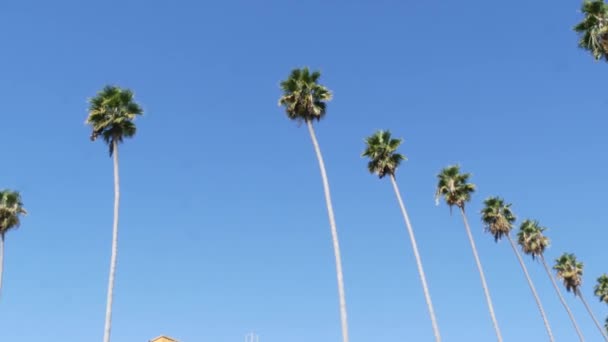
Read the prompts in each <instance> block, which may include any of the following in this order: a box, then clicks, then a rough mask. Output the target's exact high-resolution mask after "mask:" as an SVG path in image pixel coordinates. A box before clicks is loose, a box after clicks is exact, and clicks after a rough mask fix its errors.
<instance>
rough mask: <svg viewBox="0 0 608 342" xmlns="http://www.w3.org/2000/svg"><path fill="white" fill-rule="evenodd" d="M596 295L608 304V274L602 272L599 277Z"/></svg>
mask: <svg viewBox="0 0 608 342" xmlns="http://www.w3.org/2000/svg"><path fill="white" fill-rule="evenodd" d="M595 295H596V296H597V297H598V298H599V299H600V301H601V302H604V303H606V304H608V274H602V275H601V276H600V277H599V278H597V285H595Z"/></svg>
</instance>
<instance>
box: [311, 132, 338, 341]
mask: <svg viewBox="0 0 608 342" xmlns="http://www.w3.org/2000/svg"><path fill="white" fill-rule="evenodd" d="M306 125H307V126H308V131H309V133H310V138H311V139H312V144H313V146H314V148H315V152H316V153H317V159H318V160H319V168H320V169H321V178H322V179H323V190H324V191H325V204H326V205H327V214H328V216H329V226H330V228H331V238H332V241H333V245H334V256H335V258H336V276H337V278H338V295H339V300H340V319H341V322H342V341H343V342H348V320H347V317H346V296H345V294H344V276H343V274H342V257H341V256H340V243H339V242H338V229H337V228H336V219H335V218H334V208H333V206H332V204H331V195H330V193H329V181H328V180H327V172H326V171H325V163H324V162H323V155H321V148H320V147H319V143H318V142H317V137H316V135H315V130H314V128H313V127H312V121H310V120H306Z"/></svg>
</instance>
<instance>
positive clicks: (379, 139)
mask: <svg viewBox="0 0 608 342" xmlns="http://www.w3.org/2000/svg"><path fill="white" fill-rule="evenodd" d="M401 141H402V139H392V138H391V133H390V132H389V131H388V130H386V131H378V132H376V133H375V134H374V135H372V136H370V137H368V138H367V139H365V142H366V144H367V146H366V149H365V151H364V152H363V155H362V156H363V157H369V159H370V161H369V163H368V164H367V167H368V169H369V172H370V173H372V174H377V175H378V177H380V178H384V176H387V175H388V176H389V177H390V179H391V183H392V184H393V189H394V190H395V195H397V201H398V202H399V206H400V207H401V213H402V214H403V219H404V220H405V226H406V227H407V231H408V233H409V236H410V242H411V243H412V250H413V251H414V257H415V258H416V265H417V266H418V275H419V276H420V281H421V282H422V289H423V291H424V298H425V299H426V305H427V307H428V310H429V314H430V316H431V323H432V324H433V332H434V333H435V340H436V341H441V335H440V334H439V326H438V325H437V318H436V317H435V310H434V308H433V302H432V301H431V295H430V292H429V288H428V285H427V282H426V275H425V274H424V269H423V267H422V259H421V258H420V253H418V244H417V243H416V237H415V236H414V230H413V229H412V224H411V223H410V218H409V216H408V214H407V210H406V209H405V205H404V204H403V199H402V198H401V193H400V191H399V187H398V186H397V180H396V179H395V171H396V170H397V168H398V167H399V164H401V162H402V161H403V160H405V159H406V158H405V156H404V155H402V154H400V153H397V152H396V151H397V148H398V147H399V145H401Z"/></svg>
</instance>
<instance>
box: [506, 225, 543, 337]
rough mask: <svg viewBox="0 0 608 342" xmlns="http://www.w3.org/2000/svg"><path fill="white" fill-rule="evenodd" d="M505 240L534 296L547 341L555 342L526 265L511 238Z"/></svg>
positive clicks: (508, 236) (509, 236)
mask: <svg viewBox="0 0 608 342" xmlns="http://www.w3.org/2000/svg"><path fill="white" fill-rule="evenodd" d="M507 239H508V240H509V243H510V244H511V248H513V253H515V255H516V256H517V260H518V261H519V265H521V269H522V270H523V271H524V275H525V276H526V280H527V281H528V286H530V290H531V291H532V294H533V295H534V300H535V301H536V306H538V311H540V315H541V316H542V318H543V322H544V323H545V329H547V334H549V340H550V341H551V342H553V341H555V338H553V332H552V331H551V326H550V325H549V320H548V319H547V315H545V309H544V308H543V305H542V304H541V302H540V298H539V297H538V293H537V292H536V288H535V287H534V284H533V283H532V278H530V274H529V273H528V268H527V267H526V264H525V263H524V259H522V257H521V254H519V251H518V250H517V247H516V246H515V243H514V242H513V239H512V238H511V235H510V234H507Z"/></svg>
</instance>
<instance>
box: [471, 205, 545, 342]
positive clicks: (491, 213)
mask: <svg viewBox="0 0 608 342" xmlns="http://www.w3.org/2000/svg"><path fill="white" fill-rule="evenodd" d="M484 205H485V207H484V208H483V210H482V211H481V219H482V221H483V223H484V224H485V227H486V231H488V232H489V233H490V234H492V236H494V241H496V242H498V241H499V240H501V239H502V238H503V237H506V238H507V240H508V241H509V244H510V245H511V248H512V249H513V253H515V256H516V257H517V260H518V261H519V265H520V266H521V269H522V271H523V272H524V276H525V277H526V280H527V281H528V286H529V287H530V290H531V291H532V295H533V296H534V300H535V301H536V306H537V307H538V310H539V311H540V315H541V317H542V319H543V323H544V324H545V329H546V330H547V334H549V340H550V341H554V340H555V339H554V338H553V332H552V331H551V326H550V325H549V320H548V319H547V315H545V310H544V308H543V305H542V304H541V302H540V298H539V297H538V293H537V292H536V288H535V287H534V283H533V282H532V278H530V274H529V273H528V268H527V267H526V264H525V263H524V260H523V259H522V257H521V255H520V254H519V251H518V250H517V247H516V246H515V243H514V242H513V239H512V238H511V229H513V223H514V222H515V215H514V214H513V211H512V210H511V204H510V203H508V204H507V203H505V201H504V200H503V199H502V198H500V197H490V198H488V199H486V200H485V201H484Z"/></svg>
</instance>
